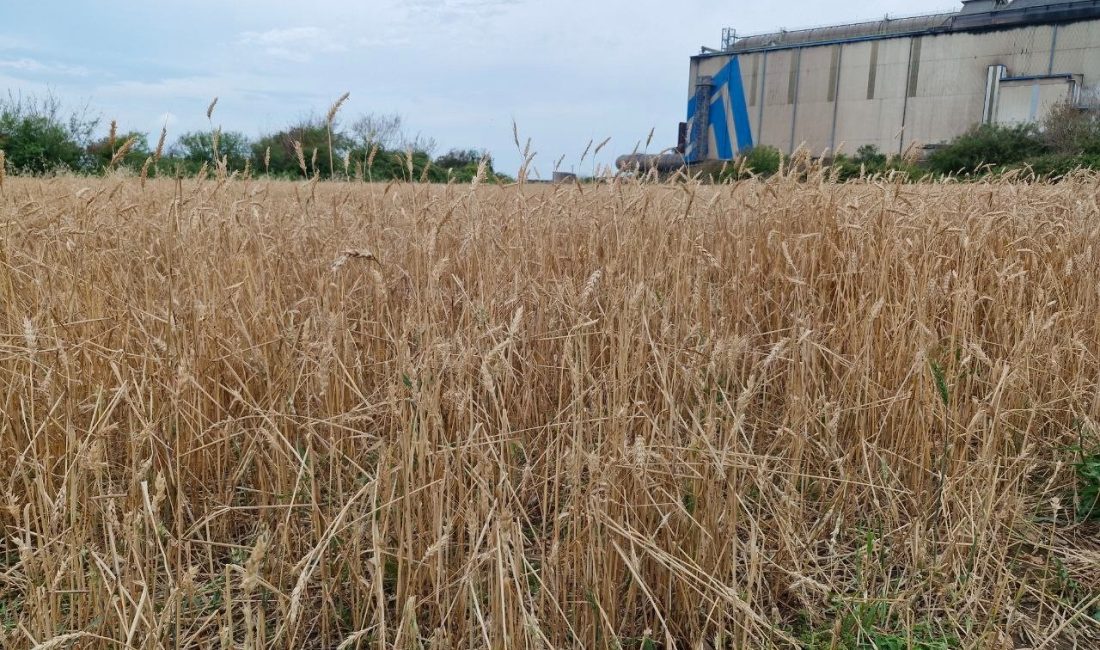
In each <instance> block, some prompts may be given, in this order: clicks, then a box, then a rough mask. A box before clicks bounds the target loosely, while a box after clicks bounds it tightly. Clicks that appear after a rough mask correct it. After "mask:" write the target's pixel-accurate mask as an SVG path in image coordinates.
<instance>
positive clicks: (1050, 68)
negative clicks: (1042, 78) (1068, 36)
mask: <svg viewBox="0 0 1100 650" xmlns="http://www.w3.org/2000/svg"><path fill="white" fill-rule="evenodd" d="M1058 27H1059V26H1058V25H1055V26H1054V29H1053V30H1051V32H1050V63H1049V64H1047V74H1048V75H1052V74H1054V53H1055V52H1056V51H1057V50H1058Z"/></svg>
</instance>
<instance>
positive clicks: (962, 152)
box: [928, 124, 1050, 175]
mask: <svg viewBox="0 0 1100 650" xmlns="http://www.w3.org/2000/svg"><path fill="white" fill-rule="evenodd" d="M1049 151H1050V147H1049V146H1048V145H1047V144H1046V143H1045V142H1044V141H1043V139H1042V137H1041V135H1040V133H1039V130H1038V128H1037V127H1036V126H1035V125H1033V124H1023V125H1020V126H996V125H984V126H979V127H975V128H973V129H971V130H970V131H968V132H966V133H965V134H963V135H961V136H959V137H958V138H956V139H955V140H954V141H953V142H951V144H949V145H947V146H945V147H943V148H942V149H939V150H937V151H936V152H935V153H933V154H932V155H931V156H930V157H929V159H928V167H929V168H930V169H931V170H932V171H933V172H936V173H938V174H945V175H946V174H971V173H974V172H977V171H980V170H981V168H983V167H986V166H989V167H990V168H992V169H994V170H1003V169H1005V168H1008V167H1010V166H1013V165H1017V164H1019V163H1023V162H1025V161H1027V160H1028V159H1029V158H1037V157H1039V156H1042V155H1044V154H1046V153H1048V152H1049Z"/></svg>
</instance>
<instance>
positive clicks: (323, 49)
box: [239, 27, 348, 63]
mask: <svg viewBox="0 0 1100 650" xmlns="http://www.w3.org/2000/svg"><path fill="white" fill-rule="evenodd" d="M239 40H240V43H241V45H244V46H247V47H259V48H261V50H262V51H263V53H264V54H265V55H267V56H268V57H271V58H274V59H280V60H283V61H290V62H292V63H306V62H309V61H311V60H312V59H313V55H314V54H317V53H327V54H331V53H334V52H346V51H347V50H348V47H347V45H345V44H344V42H343V40H342V39H340V38H339V37H337V36H336V35H334V34H332V33H331V32H329V31H327V30H324V29H321V28H319V27H290V28H287V29H269V30H267V31H266V32H242V33H241V35H240V39H239Z"/></svg>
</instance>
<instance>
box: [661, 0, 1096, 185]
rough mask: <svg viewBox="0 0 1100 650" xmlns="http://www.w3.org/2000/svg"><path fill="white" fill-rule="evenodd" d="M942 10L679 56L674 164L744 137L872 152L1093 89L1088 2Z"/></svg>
mask: <svg viewBox="0 0 1100 650" xmlns="http://www.w3.org/2000/svg"><path fill="white" fill-rule="evenodd" d="M962 4H963V6H962V8H961V10H959V11H957V12H955V13H947V14H936V15H928V16H920V17H915V18H900V19H890V18H887V19H885V20H880V21H876V22H868V23H859V24H852V25H841V26H836V27H824V28H817V29H805V30H799V31H780V32H777V33H773V34H763V35H757V36H748V37H743V38H742V37H738V36H737V34H736V32H735V31H733V30H726V31H725V32H724V34H723V39H722V40H723V43H722V47H721V49H708V48H704V50H703V52H702V53H701V54H699V55H697V56H694V57H692V59H691V77H690V92H689V100H688V110H687V122H686V123H684V124H681V131H680V133H681V136H680V137H681V142H680V153H681V155H682V157H683V159H686V161H687V162H689V163H693V162H703V161H706V160H729V159H732V158H734V157H735V156H737V155H738V153H739V152H744V151H746V150H748V149H751V148H752V147H754V146H758V145H770V146H773V147H776V148H778V149H779V150H781V151H783V152H785V153H791V152H793V151H794V150H795V149H797V148H798V147H800V146H805V147H807V148H808V149H809V150H810V151H811V152H812V153H814V154H822V153H825V152H835V151H836V150H837V148H838V147H841V146H842V147H843V151H847V152H854V151H855V150H856V149H857V148H858V147H860V146H863V145H874V146H875V147H878V149H879V150H880V151H882V152H885V153H902V152H903V151H905V150H906V149H907V148H908V147H909V146H911V145H913V144H914V143H915V144H918V145H935V144H939V143H944V142H948V141H950V140H952V139H953V138H955V137H957V136H959V135H960V134H962V133H964V132H966V131H967V130H968V129H970V128H971V127H973V126H975V125H977V124H1018V123H1022V122H1038V121H1041V120H1042V119H1043V117H1044V116H1045V114H1046V112H1047V111H1049V110H1050V108H1051V107H1052V106H1054V105H1055V104H1057V103H1059V102H1064V101H1067V100H1069V101H1073V102H1081V101H1083V99H1084V98H1087V97H1092V96H1095V93H1096V91H1097V88H1098V87H1100V0H1078V1H1067V0H1061V1H1051V0H968V1H966V2H963V3H962Z"/></svg>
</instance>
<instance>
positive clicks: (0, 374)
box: [0, 177, 1100, 649]
mask: <svg viewBox="0 0 1100 650" xmlns="http://www.w3.org/2000/svg"><path fill="white" fill-rule="evenodd" d="M1098 191H1100V190H1098V179H1097V178H1092V177H1080V178H1076V179H1073V180H1070V181H1067V182H1063V183H1061V184H1059V185H1040V184H1035V185H1027V184H1014V183H994V182H989V183H976V184H966V185H954V184H923V185H895V184H891V183H885V182H860V183H852V184H848V185H835V184H830V183H827V182H824V181H823V180H822V179H820V178H811V179H810V181H809V182H799V181H797V180H795V179H792V178H785V177H775V178H773V179H770V180H768V181H749V182H742V183H739V184H736V185H729V186H722V187H707V186H697V185H692V184H686V185H644V184H633V183H628V182H623V183H613V184H608V185H598V186H583V187H582V186H559V187H553V188H546V187H543V188H534V187H527V188H520V187H504V188H501V187H492V186H482V187H479V188H476V189H475V188H472V187H470V186H450V187H429V186H417V185H405V184H399V185H392V186H378V185H374V186H371V185H356V184H341V183H334V184H323V183H322V184H291V183H279V182H264V181H242V180H231V181H225V180H222V181H194V180H192V181H185V182H182V183H175V182H171V181H149V182H148V183H147V184H142V183H139V182H138V181H137V180H129V179H107V180H101V181H100V180H89V179H71V178H59V179H44V180H31V179H17V178H9V179H7V181H6V184H5V187H4V194H3V195H2V197H0V298H2V299H0V324H2V327H3V329H2V332H0V334H2V339H0V348H2V349H0V400H2V413H3V417H2V418H0V491H2V493H0V526H2V532H3V538H2V539H0V634H3V641H4V642H5V643H6V647H13V648H15V647H31V646H35V645H36V644H44V645H43V646H42V647H66V646H68V645H73V644H75V645H76V646H78V647H87V648H116V647H134V648H139V647H140V648H155V647H173V646H176V645H178V646H179V647H215V648H217V647H222V648H227V647H249V648H253V647H286V648H297V647H337V646H338V647H340V648H367V647H399V648H481V647H492V648H523V647H531V648H543V647H557V648H563V647H585V648H599V647H622V648H646V649H655V648H660V647H665V648H668V647H673V646H675V647H681V648H693V649H694V648H734V647H736V648H748V647H792V646H799V645H802V646H805V647H822V648H825V647H850V648H856V647H867V648H871V647H883V648H885V647H889V648H902V647H921V648H948V647H982V648H1012V647H1037V646H1040V645H1042V644H1044V643H1045V644H1047V645H1046V647H1072V646H1073V645H1074V644H1080V647H1095V646H1091V643H1095V642H1096V640H1097V639H1098V638H1100V601H1098V598H1100V543H1098V542H1097V527H1096V525H1095V523H1090V522H1089V514H1090V513H1089V512H1087V511H1086V509H1085V508H1084V506H1083V503H1084V500H1083V499H1081V498H1079V494H1080V493H1081V492H1082V490H1083V489H1084V488H1083V487H1082V484H1081V481H1080V476H1082V475H1083V474H1082V473H1081V472H1079V471H1077V470H1078V469H1079V468H1078V467H1077V465H1081V464H1082V458H1088V456H1087V455H1086V453H1087V451H1081V449H1085V450H1088V449H1089V448H1090V447H1089V445H1090V444H1093V445H1095V444H1096V439H1095V436H1096V435H1097V431H1098V428H1097V426H1096V424H1095V422H1096V421H1097V420H1100V383H1098V382H1100V358H1098V354H1100V251H1098V250H1096V248H1097V246H1098V245H1100V209H1098V205H1097V197H1098ZM1090 440H1091V441H1092V442H1091V443H1090ZM1085 487H1087V486H1085Z"/></svg>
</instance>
